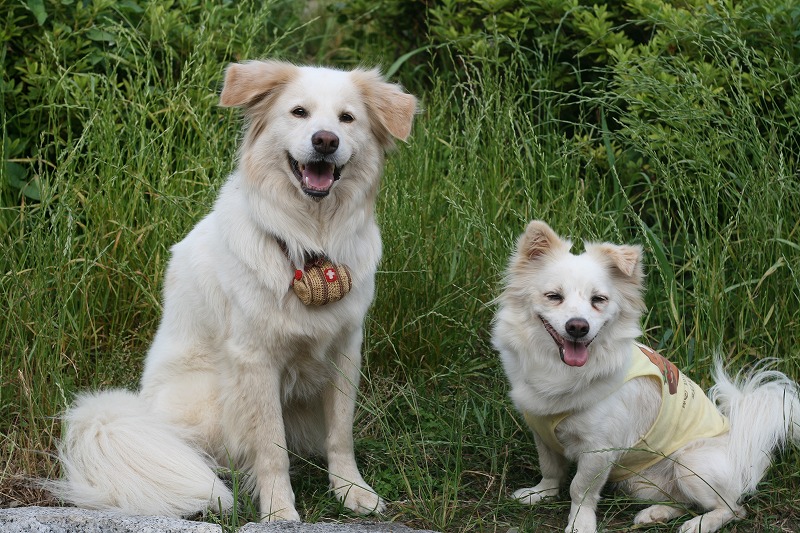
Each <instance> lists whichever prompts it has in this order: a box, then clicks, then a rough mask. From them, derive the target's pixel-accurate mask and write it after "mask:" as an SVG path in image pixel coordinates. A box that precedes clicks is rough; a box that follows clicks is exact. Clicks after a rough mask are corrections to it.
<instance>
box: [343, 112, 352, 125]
mask: <svg viewBox="0 0 800 533" xmlns="http://www.w3.org/2000/svg"><path fill="white" fill-rule="evenodd" d="M354 120H355V119H354V118H353V115H351V114H350V113H342V114H341V115H339V121H340V122H344V123H345V124H350V123H351V122H353V121H354Z"/></svg>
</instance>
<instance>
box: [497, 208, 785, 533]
mask: <svg viewBox="0 0 800 533" xmlns="http://www.w3.org/2000/svg"><path fill="white" fill-rule="evenodd" d="M570 246H571V243H570V242H569V241H565V240H562V239H561V238H560V237H559V236H558V235H557V234H556V233H555V232H554V231H553V230H552V229H551V228H550V227H549V226H548V225H547V224H545V223H544V222H541V221H533V222H531V223H530V224H529V225H528V227H527V229H526V231H525V233H524V234H523V235H522V237H520V239H519V242H518V245H517V250H516V251H515V253H514V255H513V256H512V258H511V262H510V264H509V267H508V273H507V278H506V286H505V289H504V291H503V293H502V294H501V296H500V298H499V302H500V306H499V310H498V313H497V317H496V322H495V325H494V331H493V343H494V346H495V347H496V348H497V349H498V351H499V352H500V354H501V357H502V362H503V367H504V369H505V371H506V374H507V376H508V379H509V382H510V384H511V398H512V400H513V401H514V404H515V405H516V407H517V408H518V409H519V410H520V411H521V412H522V414H523V415H524V417H525V420H526V421H527V422H528V424H529V425H530V426H531V428H532V429H533V431H534V437H535V441H536V449H537V452H538V455H539V465H540V468H541V473H542V480H541V481H540V482H539V483H538V484H537V485H535V486H533V487H530V488H524V489H520V490H518V491H516V492H515V493H514V497H515V498H516V499H518V500H519V501H521V502H523V503H527V504H536V503H538V502H539V501H541V500H542V499H543V498H546V497H548V496H554V495H556V494H557V493H558V491H559V489H560V487H561V486H562V485H563V484H564V483H565V482H566V481H567V479H566V478H567V473H568V464H569V462H575V463H577V470H576V473H575V477H574V478H573V479H572V482H571V484H570V485H569V494H570V498H571V500H572V505H571V508H570V513H569V519H568V521H567V527H566V531H567V532H573V531H575V532H578V533H594V532H595V531H597V519H596V517H595V510H596V507H597V502H598V500H599V499H600V491H601V489H602V488H603V486H604V485H605V484H606V483H607V482H613V483H616V484H617V486H618V487H619V488H620V489H622V490H623V491H626V492H628V493H629V494H631V495H633V496H635V497H637V498H641V499H644V500H650V501H651V502H664V503H657V504H655V505H651V506H650V507H647V508H646V509H644V510H642V511H641V512H640V513H639V514H637V515H636V518H635V522H636V523H637V524H649V523H653V522H664V521H667V520H670V519H672V518H676V517H678V516H680V515H681V514H683V513H684V509H685V508H686V507H687V506H690V507H695V508H698V509H699V510H700V514H699V515H698V516H695V517H694V518H692V519H690V520H688V521H687V522H685V523H684V524H683V525H682V526H681V528H680V531H681V532H682V533H689V532H692V533H699V532H701V531H702V532H706V533H709V532H713V531H717V530H718V529H719V528H720V527H722V526H723V525H724V524H726V523H727V522H729V521H731V520H735V519H737V518H741V517H742V516H744V513H745V511H744V507H743V506H742V505H741V499H742V497H743V496H744V495H746V494H748V493H750V492H753V491H754V490H755V489H756V486H757V484H758V482H759V481H760V480H761V478H762V477H763V475H764V473H765V471H766V469H767V467H768V466H769V464H770V459H771V457H772V453H773V451H774V450H775V449H776V448H778V447H780V446H782V445H783V444H784V443H786V441H787V440H789V439H792V440H794V442H795V443H796V444H798V443H800V427H798V424H800V398H798V388H797V384H796V383H795V382H793V381H792V380H791V379H789V378H788V377H787V376H785V375H783V374H782V373H780V372H778V371H774V370H773V371H769V370H764V369H761V370H760V371H756V372H753V373H752V374H750V375H749V376H747V377H739V378H737V379H735V380H732V379H731V378H730V377H728V375H727V374H726V372H725V370H724V369H723V366H722V364H721V362H719V361H717V365H716V369H715V376H714V378H715V381H716V384H715V385H714V387H713V388H712V390H711V392H710V394H709V396H710V399H709V398H707V397H706V396H705V394H704V393H703V391H702V390H701V389H700V388H699V387H698V386H697V385H696V384H695V383H694V382H692V381H691V380H690V379H689V378H687V377H686V376H685V375H684V374H683V373H681V372H680V371H679V370H678V369H677V367H675V365H673V364H672V363H670V362H669V361H667V360H666V359H664V358H663V357H661V356H660V355H659V354H657V353H655V352H654V351H653V350H650V349H649V348H647V347H645V346H642V345H640V344H638V343H636V342H635V339H636V338H637V337H638V336H639V335H640V334H641V331H640V329H639V321H640V318H641V314H642V311H643V310H644V302H643V299H642V290H643V287H642V281H643V277H644V274H643V269H642V249H641V248H640V247H638V246H620V245H614V244H609V243H587V244H586V247H585V249H586V251H585V252H584V253H582V254H580V255H574V254H572V253H570Z"/></svg>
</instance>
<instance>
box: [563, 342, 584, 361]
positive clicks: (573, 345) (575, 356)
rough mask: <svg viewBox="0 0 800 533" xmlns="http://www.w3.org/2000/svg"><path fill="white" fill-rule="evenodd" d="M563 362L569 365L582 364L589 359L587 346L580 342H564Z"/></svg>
mask: <svg viewBox="0 0 800 533" xmlns="http://www.w3.org/2000/svg"><path fill="white" fill-rule="evenodd" d="M563 350H564V357H563V359H564V362H565V363H566V364H568V365H569V366H583V365H585V364H586V361H588V360H589V347H588V346H586V345H585V344H583V343H580V342H572V341H566V342H564V348H563Z"/></svg>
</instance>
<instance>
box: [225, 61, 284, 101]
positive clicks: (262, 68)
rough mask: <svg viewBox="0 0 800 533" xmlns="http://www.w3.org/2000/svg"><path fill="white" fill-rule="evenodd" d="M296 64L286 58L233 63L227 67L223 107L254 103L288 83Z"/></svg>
mask: <svg viewBox="0 0 800 533" xmlns="http://www.w3.org/2000/svg"><path fill="white" fill-rule="evenodd" d="M296 75H297V67H296V66H294V65H292V64H291V63H285V62H283V61H246V62H244V63H231V64H230V65H228V68H227V69H225V84H224V86H223V87H222V93H221V94H220V95H219V105H221V106H223V107H242V106H251V105H253V104H255V103H258V102H259V101H261V100H262V99H263V98H264V96H266V95H267V94H269V93H271V92H273V91H275V90H276V89H278V88H280V87H282V86H283V85H286V84H287V83H289V82H290V81H291V80H292V79H293V78H294V77H295V76H296Z"/></svg>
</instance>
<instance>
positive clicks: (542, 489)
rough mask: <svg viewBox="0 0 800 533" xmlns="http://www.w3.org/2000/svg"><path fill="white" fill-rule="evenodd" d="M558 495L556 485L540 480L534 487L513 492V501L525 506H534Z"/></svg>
mask: <svg viewBox="0 0 800 533" xmlns="http://www.w3.org/2000/svg"><path fill="white" fill-rule="evenodd" d="M557 495H558V485H557V484H555V485H554V484H553V483H551V482H545V480H542V481H541V482H540V483H539V484H538V485H536V486H535V487H529V488H526V489H519V490H516V491H514V495H513V497H514V499H515V500H517V501H518V502H520V503H524V504H526V505H535V504H537V503H539V502H540V501H542V500H543V499H545V498H552V497H553V496H557Z"/></svg>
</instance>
